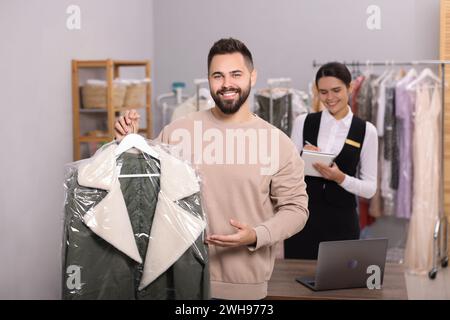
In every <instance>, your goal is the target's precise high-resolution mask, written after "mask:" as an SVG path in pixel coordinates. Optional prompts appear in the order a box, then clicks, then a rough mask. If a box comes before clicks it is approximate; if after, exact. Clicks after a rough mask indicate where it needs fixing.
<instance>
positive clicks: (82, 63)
mask: <svg viewBox="0 0 450 320" xmlns="http://www.w3.org/2000/svg"><path fill="white" fill-rule="evenodd" d="M122 67H124V68H125V67H143V68H144V70H145V79H151V76H150V70H151V69H150V60H136V61H133V60H112V59H104V60H72V106H73V107H72V113H73V117H72V119H73V158H74V160H75V161H76V160H80V159H81V150H80V149H81V144H82V143H87V142H109V141H111V140H113V138H114V126H115V120H116V117H117V114H118V113H119V112H123V111H126V110H130V109H144V110H145V118H144V119H143V120H144V121H145V123H146V129H145V131H144V130H142V131H141V130H139V132H143V133H145V136H146V137H147V138H151V136H152V112H151V99H152V95H151V91H152V85H151V83H149V84H148V85H147V89H146V90H147V91H146V94H145V104H144V105H143V106H142V107H140V108H131V107H128V108H113V102H112V88H108V89H107V98H108V99H107V104H108V107H107V108H98V109H82V108H81V104H82V101H81V100H82V97H81V94H80V83H79V82H80V81H79V80H80V78H79V71H80V69H82V68H103V69H105V70H106V74H105V80H106V83H107V85H108V84H110V85H111V84H112V83H113V79H115V78H120V70H122V69H123V68H122ZM108 95H109V96H108ZM83 115H84V116H83ZM89 115H90V116H91V117H90V118H92V119H89V120H96V121H100V120H101V121H102V122H101V124H102V128H104V125H105V124H104V121H105V120H106V128H107V130H105V131H104V132H107V133H108V135H107V136H103V135H102V136H96V135H87V133H84V131H81V125H80V124H81V123H82V122H83V121H84V120H87V119H88V118H89V117H88V116H89ZM96 115H97V117H96ZM80 117H81V118H82V119H80ZM98 127H99V126H98V125H97V128H98ZM81 132H83V133H81Z"/></svg>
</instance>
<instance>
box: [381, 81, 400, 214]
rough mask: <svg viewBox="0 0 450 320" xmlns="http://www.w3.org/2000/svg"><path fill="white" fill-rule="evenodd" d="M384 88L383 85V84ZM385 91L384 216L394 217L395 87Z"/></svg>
mask: <svg viewBox="0 0 450 320" xmlns="http://www.w3.org/2000/svg"><path fill="white" fill-rule="evenodd" d="M382 86H383V84H382ZM381 90H384V95H383V96H384V99H385V100H384V103H383V107H382V108H383V109H384V119H383V121H382V122H383V126H384V128H383V135H384V136H383V150H382V152H381V154H382V158H381V186H380V188H381V196H382V197H383V202H384V204H383V210H384V212H383V214H384V215H386V216H392V215H394V214H395V203H396V198H395V197H396V192H395V189H394V188H392V186H391V181H392V180H393V179H395V177H398V175H397V172H393V171H392V164H393V162H394V161H396V159H394V157H395V156H396V154H397V153H396V151H395V148H397V144H396V142H395V139H396V136H395V131H394V130H395V121H394V119H395V117H394V108H395V105H394V103H395V101H394V99H395V87H393V86H392V83H390V84H389V85H388V86H385V87H384V88H381Z"/></svg>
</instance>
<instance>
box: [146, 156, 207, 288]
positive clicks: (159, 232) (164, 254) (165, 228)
mask: <svg viewBox="0 0 450 320" xmlns="http://www.w3.org/2000/svg"><path fill="white" fill-rule="evenodd" d="M157 149H158V150H159V155H160V160H161V180H160V181H161V184H160V186H161V190H160V192H159V195H158V202H157V204H156V211H155V216H154V218H153V224H152V230H151V232H150V240H149V244H148V247H147V254H146V258H145V264H144V271H143V275H142V279H141V283H140V285H139V290H142V289H144V288H145V287H146V286H148V285H149V284H150V283H152V282H153V281H154V280H155V279H156V278H158V277H159V276H160V275H161V274H163V273H164V272H165V271H166V270H167V269H168V268H170V266H171V265H172V264H174V263H175V262H176V261H177V260H178V259H179V258H180V257H181V256H182V255H183V253H184V252H186V250H187V249H188V248H189V247H190V246H191V245H192V244H193V243H194V242H195V241H196V240H197V238H198V237H199V236H200V235H201V233H202V232H203V230H204V229H205V227H206V222H205V221H204V220H203V219H201V218H199V217H196V216H195V215H193V214H192V213H190V212H187V211H186V210H184V209H182V208H181V207H180V206H179V205H178V204H176V202H175V201H177V200H181V199H183V198H186V197H188V196H191V195H193V194H195V193H197V192H199V191H200V186H199V184H198V181H197V177H196V175H195V171H194V170H193V169H192V168H191V167H190V166H188V165H187V164H186V163H184V162H182V161H181V160H178V159H177V158H175V157H173V156H171V155H169V154H168V153H166V152H165V151H163V150H162V149H161V148H159V147H157Z"/></svg>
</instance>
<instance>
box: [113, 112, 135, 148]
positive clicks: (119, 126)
mask: <svg viewBox="0 0 450 320" xmlns="http://www.w3.org/2000/svg"><path fill="white" fill-rule="evenodd" d="M140 117H141V116H140V115H139V113H138V112H137V111H136V110H135V109H131V110H127V111H125V113H124V115H123V116H120V117H119V118H118V119H117V120H116V123H115V125H114V131H115V135H116V140H117V141H119V142H120V141H121V140H122V139H123V137H125V136H126V135H127V134H129V133H138V131H139V119H140Z"/></svg>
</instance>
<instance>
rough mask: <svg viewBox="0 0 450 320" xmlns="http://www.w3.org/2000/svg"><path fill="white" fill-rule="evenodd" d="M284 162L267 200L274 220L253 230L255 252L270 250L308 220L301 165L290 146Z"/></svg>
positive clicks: (294, 232) (302, 165)
mask: <svg viewBox="0 0 450 320" xmlns="http://www.w3.org/2000/svg"><path fill="white" fill-rule="evenodd" d="M290 149H291V151H290V155H289V156H288V158H287V161H285V162H284V164H283V165H282V166H281V168H280V170H278V171H277V172H276V173H275V174H274V175H273V176H272V181H271V185H270V197H271V200H272V204H273V207H274V216H273V217H271V218H270V219H268V220H266V221H264V222H263V223H261V224H260V225H258V226H256V227H255V228H254V230H255V232H256V237H257V241H256V246H255V247H253V248H250V250H257V249H259V248H261V247H263V246H271V245H274V244H275V243H277V242H279V241H282V240H285V239H287V238H289V237H291V236H292V235H294V234H296V233H297V232H299V231H300V230H302V229H303V227H304V226H305V224H306V221H307V220H308V216H309V212H308V195H307V193H306V184H305V180H304V172H303V171H304V162H303V160H302V159H301V158H300V155H299V154H298V152H297V150H296V148H295V147H294V146H293V145H292V148H290Z"/></svg>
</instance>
